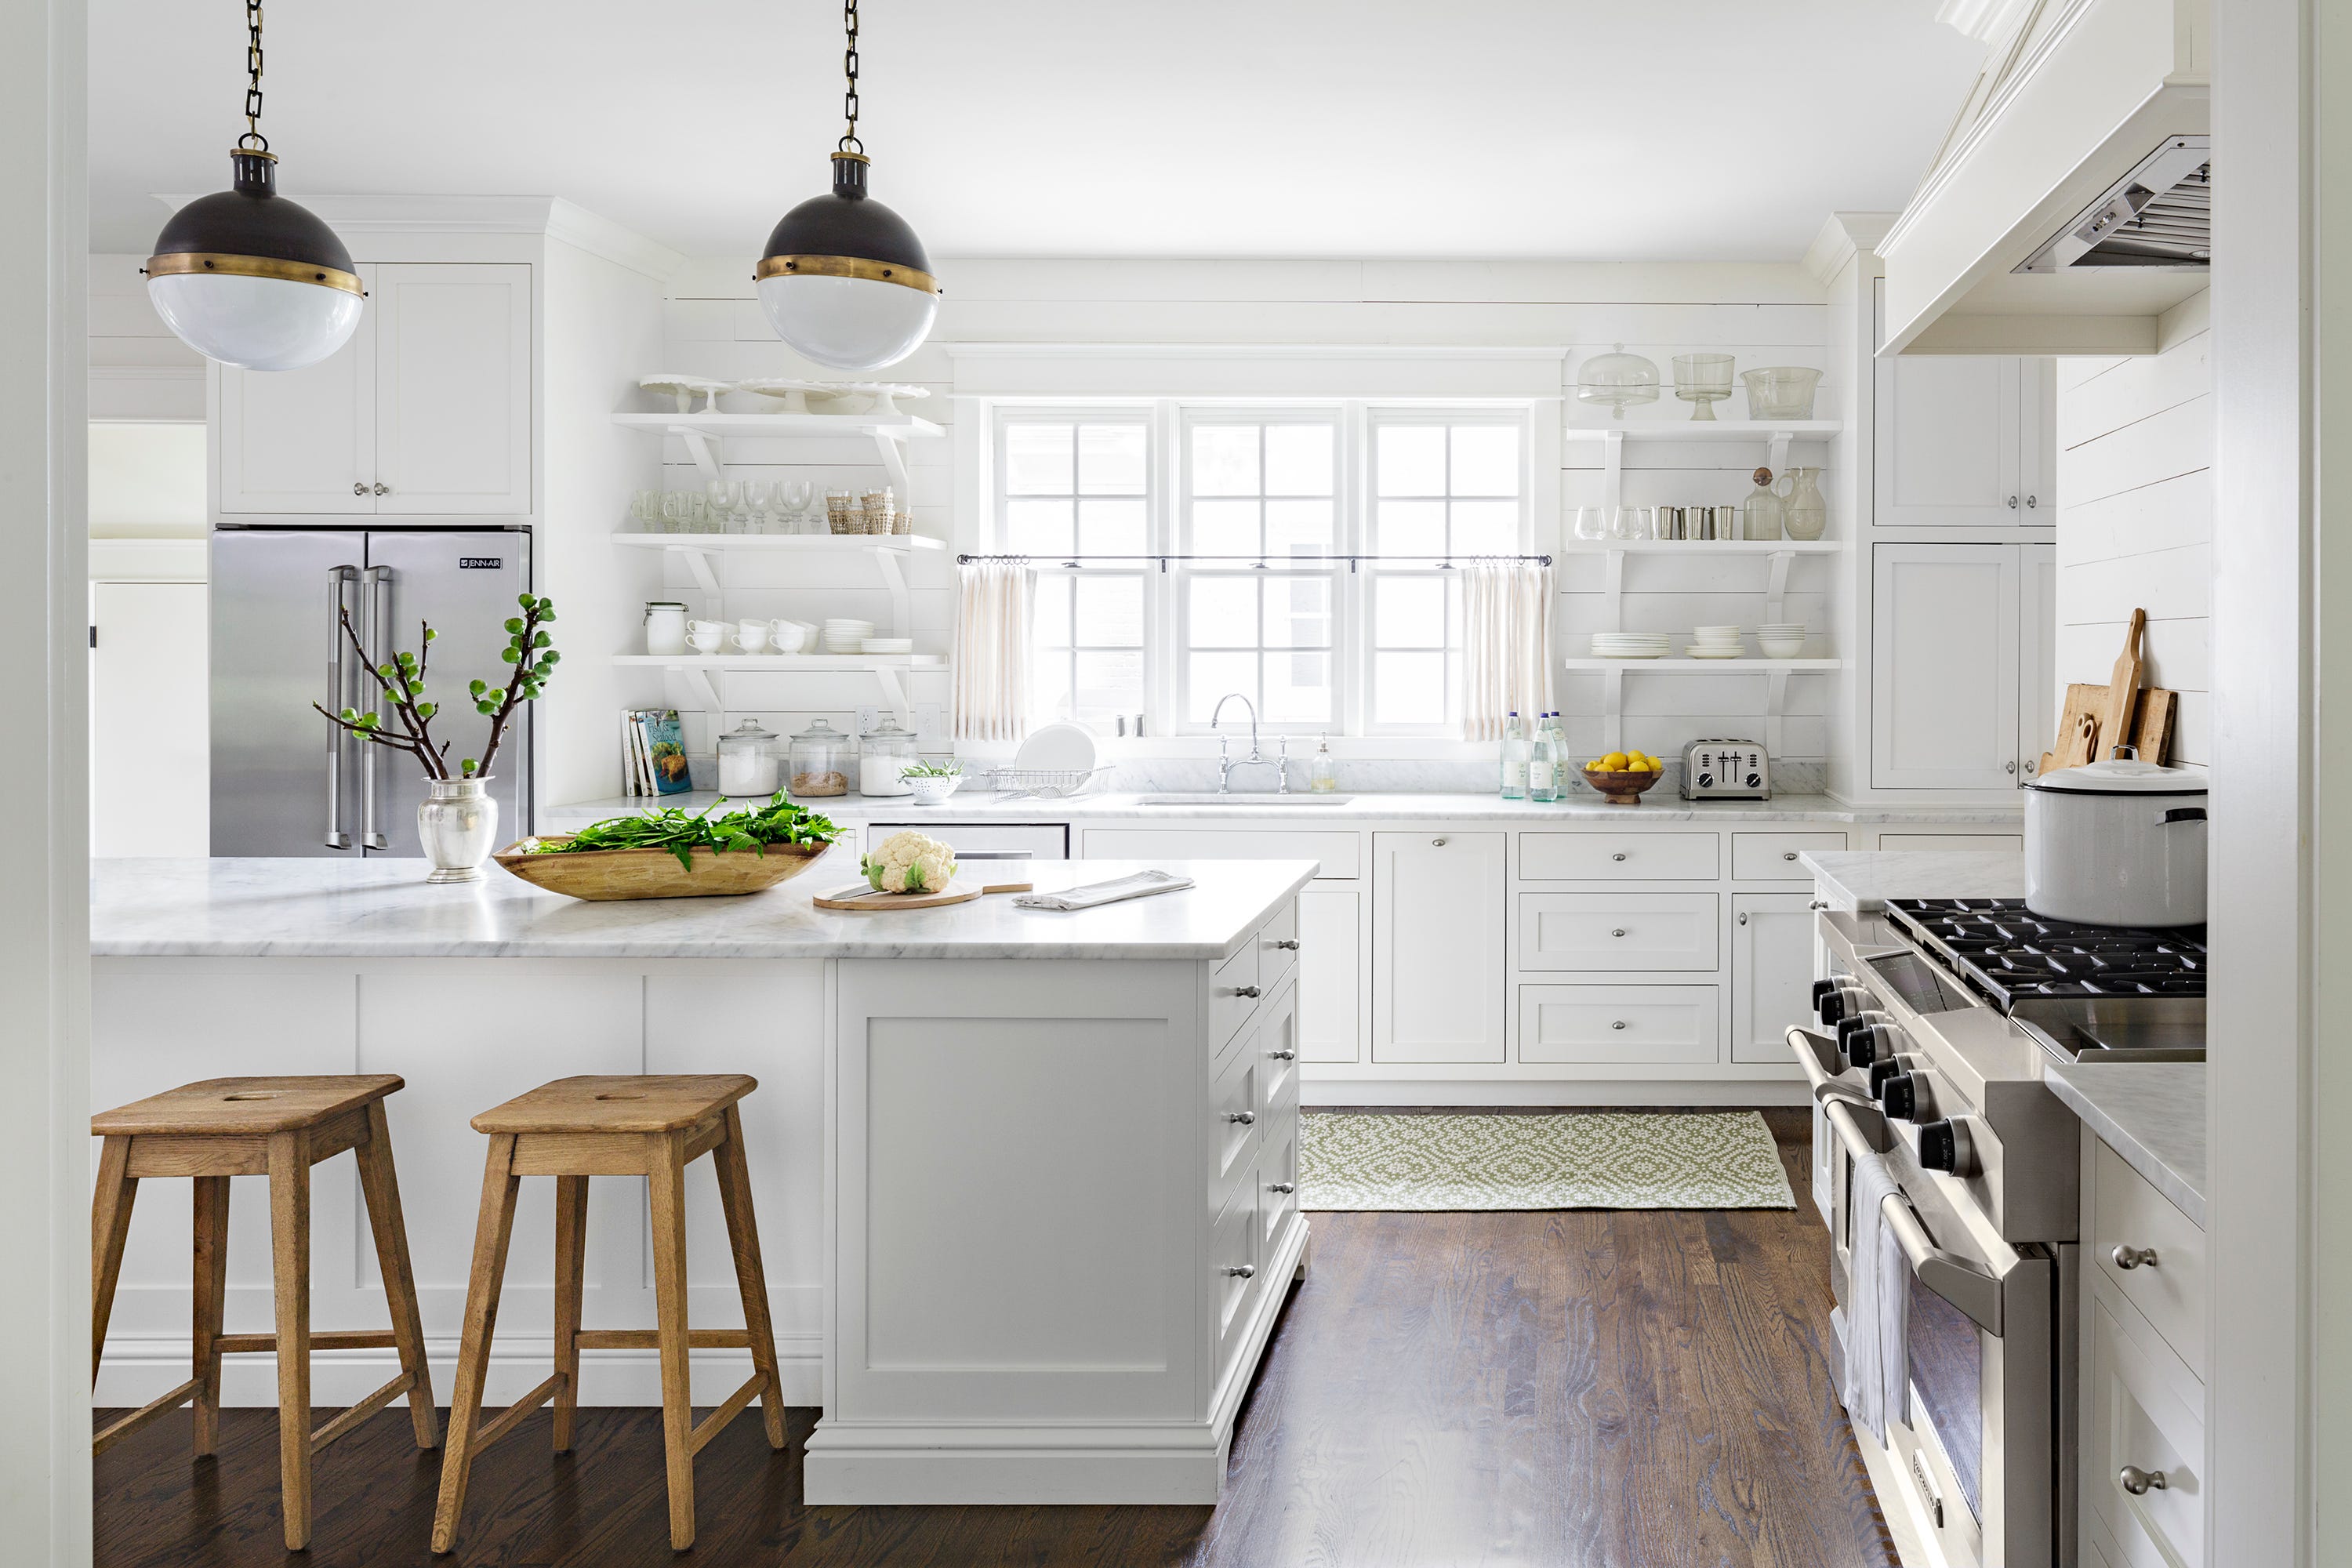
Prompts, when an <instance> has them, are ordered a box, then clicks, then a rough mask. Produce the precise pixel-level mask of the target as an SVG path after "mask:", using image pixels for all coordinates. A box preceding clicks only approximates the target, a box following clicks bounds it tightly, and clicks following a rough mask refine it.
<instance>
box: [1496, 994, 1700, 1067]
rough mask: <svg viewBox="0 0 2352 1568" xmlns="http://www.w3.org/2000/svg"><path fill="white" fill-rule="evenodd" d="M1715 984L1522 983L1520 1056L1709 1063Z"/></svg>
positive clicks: (1523, 1058) (1524, 1058)
mask: <svg viewBox="0 0 2352 1568" xmlns="http://www.w3.org/2000/svg"><path fill="white" fill-rule="evenodd" d="M1719 1006H1720V998H1719V996H1718V994H1717V989H1716V987H1714V986H1712V985H1522V986H1520V987H1519V1060H1521V1061H1523V1062H1625V1063H1650V1062H1711V1061H1714V1060H1715V1059H1716V1051H1717V1020H1718V1019H1719V1018H1720V1016H1721V1014H1720V1012H1719V1011H1718V1009H1719Z"/></svg>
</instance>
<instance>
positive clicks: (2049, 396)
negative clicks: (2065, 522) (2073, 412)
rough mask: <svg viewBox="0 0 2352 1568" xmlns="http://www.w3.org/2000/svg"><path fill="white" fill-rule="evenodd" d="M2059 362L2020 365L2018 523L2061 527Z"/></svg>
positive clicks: (2034, 361) (2039, 360)
mask: <svg viewBox="0 0 2352 1568" xmlns="http://www.w3.org/2000/svg"><path fill="white" fill-rule="evenodd" d="M2057 421H2058V362H2057V361H2056V360H2054V359H2049V358H2035V359H2021V360H2019V361H2018V362H2017V485H2018V489H2019V490H2020V491H2021V495H2020V497H2019V500H2018V503H2017V505H2018V514H2017V520H2018V521H2020V522H2021V523H2023V524H2024V525H2025V526H2026V527H2028V528H2055V527H2057V526H2058V428H2057Z"/></svg>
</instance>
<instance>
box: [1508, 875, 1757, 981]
mask: <svg viewBox="0 0 2352 1568" xmlns="http://www.w3.org/2000/svg"><path fill="white" fill-rule="evenodd" d="M1719 918H1720V917H1719V916H1718V914H1717V899H1716V895H1714V894H1713V893H1521V894H1520V895H1519V967H1520V968H1521V969H1522V970H1529V971H1536V970H1546V969H1578V970H1594V969H1599V970H1649V969H1656V970H1668V969H1713V968H1715V967H1716V963H1717V952H1718V951H1719V946H1718V943H1717V935H1718V932H1717V929H1716V927H1717V921H1718V919H1719Z"/></svg>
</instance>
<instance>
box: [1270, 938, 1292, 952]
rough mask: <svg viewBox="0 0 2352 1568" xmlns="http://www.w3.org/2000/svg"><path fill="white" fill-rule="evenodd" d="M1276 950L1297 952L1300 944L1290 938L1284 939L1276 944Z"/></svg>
mask: <svg viewBox="0 0 2352 1568" xmlns="http://www.w3.org/2000/svg"><path fill="white" fill-rule="evenodd" d="M1274 950H1275V951H1276V952H1297V951H1298V943H1297V942H1295V941H1293V940H1292V939H1290V938H1289V937H1284V938H1282V939H1281V940H1279V941H1278V942H1276V943H1275V944H1274Z"/></svg>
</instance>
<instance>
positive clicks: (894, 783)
mask: <svg viewBox="0 0 2352 1568" xmlns="http://www.w3.org/2000/svg"><path fill="white" fill-rule="evenodd" d="M857 743H858V751H859V755H858V759H857V793H858V794H860V795H910V794H912V793H913V792H912V791H911V790H909V789H908V787H907V781H906V780H905V779H904V778H902V777H900V776H899V775H900V774H901V773H905V772H906V770H907V769H908V768H911V767H913V766H914V765H915V764H916V763H918V762H919V761H920V760H921V758H920V755H919V753H918V752H916V750H915V736H914V734H913V732H912V731H908V730H903V729H900V728H899V726H898V721H897V720H896V719H889V718H886V719H884V720H883V721H882V722H880V723H879V724H877V725H875V726H874V728H872V729H871V730H868V731H866V733H865V734H863V735H861V736H859V737H858V742H857Z"/></svg>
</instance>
